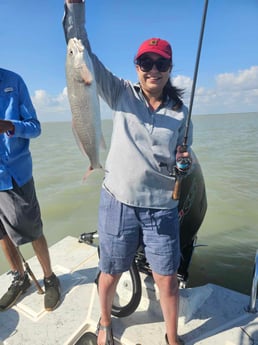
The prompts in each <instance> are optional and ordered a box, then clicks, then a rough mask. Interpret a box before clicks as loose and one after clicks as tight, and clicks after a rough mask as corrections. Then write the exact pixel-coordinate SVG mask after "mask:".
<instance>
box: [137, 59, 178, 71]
mask: <svg viewBox="0 0 258 345" xmlns="http://www.w3.org/2000/svg"><path fill="white" fill-rule="evenodd" d="M136 64H137V65H139V67H140V69H141V71H142V72H149V71H151V70H152V68H153V66H154V65H155V66H156V68H157V70H158V71H159V72H167V71H168V70H169V68H170V66H171V60H169V59H165V58H160V59H158V60H156V61H154V60H152V59H151V58H147V57H145V58H141V59H138V60H136Z"/></svg>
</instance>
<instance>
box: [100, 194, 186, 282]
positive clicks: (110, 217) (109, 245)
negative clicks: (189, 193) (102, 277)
mask: <svg viewBox="0 0 258 345" xmlns="http://www.w3.org/2000/svg"><path fill="white" fill-rule="evenodd" d="M98 232H99V246H100V262H99V268H100V270H101V271H102V272H105V273H110V274H118V273H122V272H125V271H127V270H129V268H130V266H131V263H132V261H133V258H134V255H135V253H136V250H137V248H138V246H139V245H140V244H143V246H144V250H145V256H146V259H147V261H148V263H149V264H150V267H151V269H152V270H153V271H154V272H156V273H158V274H161V275H172V274H174V273H176V272H177V269H178V267H179V263H180V238H179V219H178V210H177V208H173V209H168V210H163V209H162V210H160V209H150V208H141V207H133V206H128V205H125V204H123V203H121V202H119V201H117V200H116V199H115V198H114V197H113V196H112V195H111V194H110V193H108V192H107V191H106V190H105V189H102V191H101V198H100V206H99V223H98Z"/></svg>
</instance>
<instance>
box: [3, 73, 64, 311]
mask: <svg viewBox="0 0 258 345" xmlns="http://www.w3.org/2000/svg"><path fill="white" fill-rule="evenodd" d="M40 134H41V126H40V122H39V121H38V119H37V115H36V112H35V109H34V107H33V104H32V101H31V98H30V95H29V92H28V89H27V86H26V84H25V83H24V81H23V79H22V78H21V77H20V76H19V75H18V74H17V73H14V72H12V71H8V70H5V69H2V68H0V244H1V247H2V250H3V253H4V255H5V257H6V259H7V261H8V263H9V265H10V267H11V273H12V276H13V280H12V283H11V285H10V287H9V288H8V290H7V292H6V293H5V294H4V295H3V296H2V298H1V299H0V311H5V310H7V309H9V308H10V307H12V306H13V305H14V304H15V303H16V301H17V300H18V298H19V297H20V296H21V295H22V294H23V293H24V292H25V291H26V290H27V289H28V288H29V286H30V279H29V276H28V273H27V272H26V271H25V270H24V268H23V263H22V257H21V255H20V252H19V247H18V246H20V245H22V244H25V243H29V242H31V243H32V246H33V249H34V251H35V254H36V256H37V258H38V260H39V263H40V265H41V267H42V270H43V274H44V286H45V297H44V303H45V309H46V310H49V311H51V310H53V309H55V308H56V307H57V305H58V303H59V301H60V283H59V279H58V278H57V277H56V275H55V274H54V273H53V271H52V268H51V262H50V256H49V251H48V246H47V242H46V238H45V236H44V234H43V224H42V219H41V213H40V206H39V203H38V200H37V196H36V191H35V186H34V180H33V175H32V156H31V152H30V150H29V145H30V139H31V138H35V137H37V136H39V135H40Z"/></svg>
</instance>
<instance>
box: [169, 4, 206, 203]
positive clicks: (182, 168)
mask: <svg viewBox="0 0 258 345" xmlns="http://www.w3.org/2000/svg"><path fill="white" fill-rule="evenodd" d="M207 9H208V0H205V4H204V10H203V16H202V24H201V32H200V37H199V44H198V50H197V56H196V62H195V69H194V77H193V84H192V90H191V96H190V103H189V109H188V115H187V119H186V125H185V134H184V140H183V144H182V145H181V152H186V151H187V140H188V132H189V125H190V121H191V116H192V108H193V99H194V93H195V87H196V80H197V75H198V68H199V61H200V56H201V49H202V40H203V33H204V27H205V21H206V15H207ZM190 166H191V160H190V159H189V158H184V157H181V158H179V159H178V160H177V161H176V167H175V171H176V182H175V186H174V190H173V194H172V199H174V200H179V198H180V192H181V182H182V178H183V176H184V175H185V174H186V172H187V170H188V169H189V168H190Z"/></svg>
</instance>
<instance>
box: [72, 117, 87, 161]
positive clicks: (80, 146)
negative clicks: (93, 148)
mask: <svg viewBox="0 0 258 345" xmlns="http://www.w3.org/2000/svg"><path fill="white" fill-rule="evenodd" d="M72 131H73V135H74V138H75V141H76V143H77V145H78V147H79V149H80V150H81V152H82V154H83V155H84V156H86V157H87V153H86V152H85V150H84V148H83V145H82V143H81V141H80V139H79V137H78V134H77V132H76V130H75V128H74V125H73V122H72Z"/></svg>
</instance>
